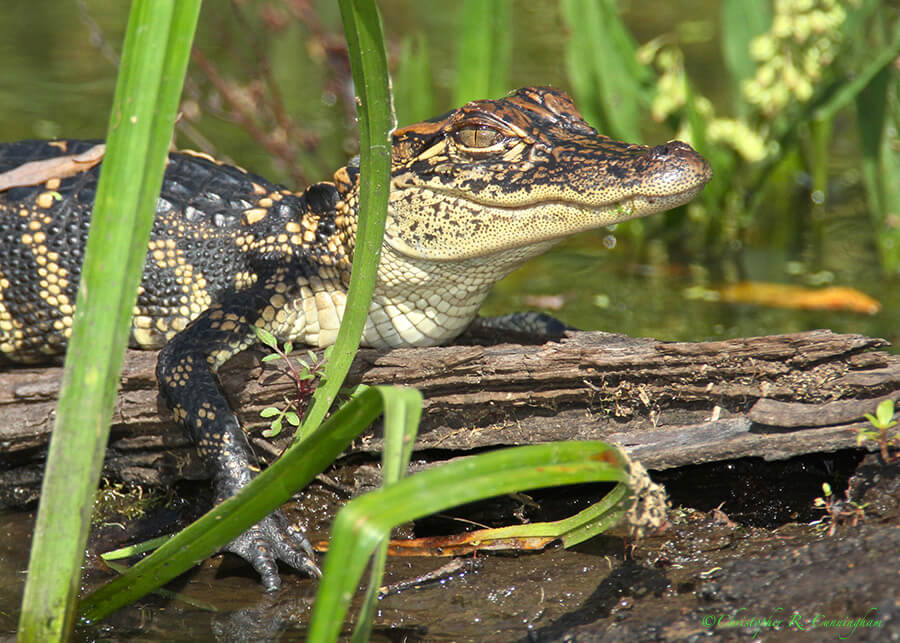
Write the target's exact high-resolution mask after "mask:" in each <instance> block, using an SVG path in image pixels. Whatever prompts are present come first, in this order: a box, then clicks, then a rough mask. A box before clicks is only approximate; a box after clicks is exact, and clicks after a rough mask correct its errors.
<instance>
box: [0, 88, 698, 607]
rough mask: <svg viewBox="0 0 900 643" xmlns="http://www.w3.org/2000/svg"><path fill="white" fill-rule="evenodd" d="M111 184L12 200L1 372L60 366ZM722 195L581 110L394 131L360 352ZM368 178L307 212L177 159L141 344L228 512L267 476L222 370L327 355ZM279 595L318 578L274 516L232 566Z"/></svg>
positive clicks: (59, 186) (690, 170)
mask: <svg viewBox="0 0 900 643" xmlns="http://www.w3.org/2000/svg"><path fill="white" fill-rule="evenodd" d="M92 145H93V143H91V142H84V141H52V142H38V141H26V142H22V143H13V144H7V145H2V146H0V173H4V172H6V171H8V170H10V169H14V168H16V167H19V166H22V165H23V164H25V163H28V162H31V161H36V160H41V159H50V158H54V157H65V156H68V155H77V154H80V153H82V152H84V151H85V150H87V149H89V148H90V147H92ZM98 173H99V166H95V167H92V168H91V169H88V170H86V171H83V172H78V173H76V174H75V175H74V176H67V177H63V178H60V177H57V178H51V179H49V180H46V179H45V177H42V179H41V183H40V184H39V185H34V186H30V187H25V186H19V187H10V188H8V189H7V190H6V191H5V192H2V193H0V353H2V354H3V355H4V356H5V357H6V358H8V359H11V360H13V361H18V362H40V361H45V360H47V359H48V358H52V357H53V356H55V355H59V354H61V353H63V352H64V351H65V347H66V341H67V339H68V337H69V334H70V331H71V325H72V312H73V310H72V308H73V305H74V302H75V294H76V284H77V283H78V279H79V274H80V269H81V261H82V258H83V257H82V255H83V250H84V247H85V242H86V237H87V231H88V225H89V222H90V215H91V209H92V205H93V201H94V196H95V192H96V186H97V177H98ZM710 176H711V171H710V168H709V165H708V164H707V162H706V161H705V160H704V159H703V157H701V156H700V155H699V154H697V153H696V152H695V151H694V150H693V149H691V147H690V146H688V145H687V144H685V143H682V142H679V141H673V142H670V143H667V144H665V145H660V146H657V147H646V146H642V145H630V144H627V143H620V142H618V141H614V140H612V139H609V138H607V137H605V136H600V135H598V134H597V132H596V131H595V130H594V129H592V128H591V127H590V126H589V125H588V124H587V123H585V121H584V120H583V119H582V117H581V116H580V114H579V113H578V111H577V110H576V109H575V106H574V105H573V104H572V101H571V99H569V97H568V96H566V95H565V94H564V93H562V92H560V91H557V90H554V89H548V88H525V89H522V90H519V91H518V92H516V93H515V94H513V95H511V96H509V97H507V98H503V99H501V100H483V101H475V102H471V103H469V104H467V105H465V106H463V107H461V108H459V109H457V110H455V111H453V112H450V113H448V114H446V115H445V116H442V117H439V118H436V119H434V120H431V121H426V122H424V123H419V124H417V125H412V126H410V127H406V128H404V129H400V130H397V131H396V132H394V140H393V149H392V180H391V193H390V207H389V214H388V220H387V226H386V231H385V237H384V243H383V246H382V253H381V263H380V265H379V268H378V278H377V284H376V286H375V295H374V299H373V301H372V305H371V308H370V311H369V317H368V320H367V322H366V326H365V331H364V334H363V340H362V343H363V345H367V346H372V347H397V346H428V345H436V344H441V343H446V342H449V341H451V340H453V339H454V338H455V337H456V336H457V335H459V334H460V333H461V332H462V331H463V330H464V329H465V328H466V326H467V325H468V324H469V323H470V322H471V321H472V320H473V319H474V317H475V316H476V314H477V311H478V308H479V306H480V305H481V303H482V301H483V300H484V298H485V296H486V295H487V293H488V291H489V290H490V288H491V286H492V285H493V284H494V282H496V281H497V280H499V279H500V278H502V277H503V276H505V275H506V274H508V273H509V272H510V271H512V270H513V269H514V268H516V267H517V266H519V265H520V264H522V263H523V262H525V261H526V260H528V259H529V258H531V257H533V256H535V255H538V254H540V253H542V252H543V251H544V250H546V249H547V248H549V247H550V246H552V245H553V244H554V243H556V242H558V241H560V240H561V239H563V238H565V237H568V236H570V235H572V234H575V233H576V232H580V231H582V230H588V229H592V228H597V227H600V226H605V225H609V224H613V223H617V222H620V221H625V220H627V219H632V218H635V217H642V216H646V215H649V214H653V213H656V212H661V211H664V210H667V209H669V208H672V207H675V206H678V205H681V204H683V203H686V202H687V201H689V200H690V199H692V198H693V197H694V196H695V195H696V194H697V193H698V192H699V191H700V190H701V189H702V188H703V186H704V185H705V184H706V182H707V181H708V180H709V178H710ZM358 179H359V170H358V168H357V167H355V166H354V165H352V164H351V165H348V166H347V167H344V168H341V169H339V170H338V171H337V172H336V173H335V174H334V179H333V181H332V182H323V183H318V184H315V185H312V186H310V187H309V188H307V189H306V190H305V191H304V192H302V193H295V192H292V191H290V190H287V189H285V188H283V187H281V186H277V185H273V184H271V183H269V182H267V181H265V180H264V179H262V178H260V177H258V176H255V175H252V174H248V173H246V172H244V171H243V170H240V169H238V168H235V167H231V166H227V165H221V164H218V163H216V162H215V161H213V160H211V159H209V158H207V157H204V156H202V155H197V154H191V153H174V154H171V155H170V156H169V162H168V167H167V169H166V173H165V179H164V182H163V187H162V192H161V195H160V197H159V201H158V202H157V208H156V221H155V224H154V227H153V233H152V236H151V240H150V245H149V248H148V252H147V260H146V263H145V266H144V273H143V280H142V282H141V287H140V293H139V297H138V302H137V305H136V307H135V309H134V318H133V321H132V328H131V337H130V343H131V345H132V346H134V347H139V348H148V349H149V348H153V349H155V348H160V347H162V351H161V352H160V354H159V360H158V367H157V376H158V379H159V385H160V389H161V391H162V393H163V395H164V396H165V398H166V399H167V400H168V403H169V405H170V406H171V408H172V410H173V413H174V416H175V418H176V420H177V421H178V422H179V423H180V424H181V425H182V426H183V427H184V429H185V430H186V432H187V433H188V434H189V435H190V436H191V438H192V439H193V441H194V442H196V444H197V445H198V447H199V451H200V454H201V456H202V457H203V459H204V461H205V462H207V463H208V466H209V467H210V469H211V472H212V473H213V476H214V485H215V490H216V497H217V500H222V499H224V498H227V497H229V496H231V495H233V494H234V493H236V492H237V490H238V489H240V488H241V487H242V486H244V485H245V484H247V482H248V481H249V480H250V479H251V478H252V477H253V475H254V472H255V471H257V461H256V458H255V456H254V455H253V453H252V451H251V449H250V446H249V444H248V441H247V438H246V436H245V434H244V432H243V431H242V429H241V426H240V425H239V423H238V420H237V418H236V417H235V415H234V413H233V412H232V411H231V409H230V408H229V406H228V403H227V401H226V400H225V398H224V397H223V395H222V393H221V391H220V389H219V386H218V382H217V377H216V371H217V369H218V368H219V367H220V366H221V365H222V364H223V363H224V362H225V361H226V360H227V359H229V358H230V357H231V356H232V355H234V354H235V353H237V352H239V351H242V350H244V349H245V348H247V347H248V346H250V345H252V344H254V343H255V342H256V338H255V333H254V331H253V326H254V325H256V326H261V327H264V328H266V329H268V330H269V331H271V332H272V333H273V334H275V335H276V336H278V337H279V338H281V339H282V340H291V341H294V342H303V343H305V344H308V345H310V346H327V345H329V344H331V343H333V342H334V339H335V337H336V334H337V330H338V326H339V324H340V321H341V316H342V314H343V310H344V305H345V299H346V292H347V286H348V283H349V279H350V264H351V260H352V256H353V248H354V242H355V233H356V224H357V204H358V199H357V185H358ZM227 550H228V551H231V552H234V553H236V554H238V555H240V556H242V557H243V558H245V559H246V560H247V561H249V562H250V563H251V564H252V565H253V567H254V568H255V569H256V570H257V571H258V572H259V574H260V575H261V576H262V581H263V583H264V585H265V587H266V589H270V590H271V589H274V588H276V587H278V586H279V584H280V579H279V577H278V573H277V567H276V564H275V561H276V560H282V561H284V562H286V563H288V564H289V565H291V566H293V567H294V568H296V569H299V570H303V571H305V572H307V573H310V574H316V573H318V570H317V568H316V566H315V563H314V562H313V561H314V559H313V554H312V552H311V550H310V548H309V544H308V543H307V541H306V539H305V538H304V537H303V536H302V534H300V533H299V532H298V531H297V530H295V529H292V528H290V527H288V526H287V525H286V521H285V519H284V518H283V516H282V515H281V514H280V513H277V512H276V513H275V514H272V515H271V516H269V517H268V518H266V519H265V520H264V521H262V522H261V523H259V524H258V525H256V526H255V527H253V528H252V529H251V530H249V531H248V532H246V533H245V534H243V535H242V536H241V537H239V538H238V539H237V540H235V541H234V542H233V543H231V544H230V545H229V546H228V547H227Z"/></svg>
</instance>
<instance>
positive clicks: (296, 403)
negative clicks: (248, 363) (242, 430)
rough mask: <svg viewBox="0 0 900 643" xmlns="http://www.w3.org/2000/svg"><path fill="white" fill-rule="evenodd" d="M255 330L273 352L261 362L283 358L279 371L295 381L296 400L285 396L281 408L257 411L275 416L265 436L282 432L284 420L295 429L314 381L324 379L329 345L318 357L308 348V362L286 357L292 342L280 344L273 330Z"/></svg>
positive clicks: (273, 407)
mask: <svg viewBox="0 0 900 643" xmlns="http://www.w3.org/2000/svg"><path fill="white" fill-rule="evenodd" d="M254 330H255V331H256V336H257V337H258V338H259V341H260V342H262V343H263V344H265V345H266V346H268V347H269V348H271V349H272V351H274V352H273V353H272V354H270V355H266V356H265V357H263V358H262V361H263V362H274V361H277V360H284V366H283V367H282V369H281V371H282V373H284V374H285V375H287V376H288V377H290V378H291V379H292V380H294V384H295V385H296V387H297V396H296V399H294V400H289V399H288V398H284V401H285V404H286V406H285V407H284V408H278V407H277V406H268V407H266V408H264V409H263V410H262V411H260V412H259V415H260V416H261V417H264V418H266V419H268V418H274V419H273V420H272V421H271V422H270V423H269V428H268V429H266V430H265V431H263V432H262V434H263V435H264V436H265V437H267V438H274V437H275V436H277V435H278V434H279V433H281V430H282V429H283V428H284V423H285V422H287V423H288V424H290V425H291V426H292V427H294V428H297V427H298V426H300V418H301V417H302V416H303V413H304V412H305V411H306V407H307V405H308V404H309V399H310V396H311V395H312V394H313V392H314V391H315V390H316V386H317V380H324V368H325V363H326V362H327V361H328V357H329V356H330V354H331V348H332V347H331V346H329V347H328V348H326V349H325V352H324V353H323V354H322V358H321V359H319V356H318V355H316V354H315V353H314V352H312V351H311V350H307V351H306V355H307V357H308V358H309V361H308V362H307V361H305V360H302V359H300V358H298V357H295V358H294V359H293V360H292V359H291V358H289V357H288V353H290V352H291V351H293V350H294V345H293V344H292V343H291V342H285V343H284V345H283V346H282V347H279V346H278V339H277V338H276V337H275V336H274V335H273V334H272V333H270V332H269V331H267V330H266V329H264V328H259V327H255V329H254ZM295 362H296V363H295ZM298 365H299V368H298Z"/></svg>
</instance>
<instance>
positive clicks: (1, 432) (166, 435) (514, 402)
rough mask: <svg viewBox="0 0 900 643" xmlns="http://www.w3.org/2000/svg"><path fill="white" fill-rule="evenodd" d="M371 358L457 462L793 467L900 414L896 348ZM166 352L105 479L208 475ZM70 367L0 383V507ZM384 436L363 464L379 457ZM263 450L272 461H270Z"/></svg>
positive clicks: (489, 350)
mask: <svg viewBox="0 0 900 643" xmlns="http://www.w3.org/2000/svg"><path fill="white" fill-rule="evenodd" d="M470 341H472V342H474V343H471V344H468V345H457V346H445V347H435V348H417V349H398V350H394V351H389V352H378V351H373V350H363V351H361V353H360V355H359V356H358V358H357V360H356V362H355V363H354V367H353V369H352V371H351V374H350V382H351V383H358V382H360V381H361V382H364V383H366V384H394V385H405V386H415V387H418V388H419V389H420V390H421V391H422V393H423V394H424V396H425V399H426V401H425V409H424V412H423V416H422V427H421V430H420V439H419V441H418V443H417V448H418V449H420V450H424V449H429V450H433V451H436V450H441V451H448V452H450V453H448V454H447V455H448V457H452V456H454V455H459V452H466V451H470V450H473V449H479V448H484V447H489V446H496V445H514V444H528V443H534V442H546V441H551V440H596V439H601V440H610V441H614V442H618V443H621V444H623V445H625V446H626V447H627V449H628V451H629V452H630V453H631V454H632V455H633V456H634V457H637V458H638V459H640V460H641V461H642V462H643V463H644V464H645V466H647V467H648V468H651V469H664V468H669V467H676V466H682V465H685V464H695V463H701V462H710V461H715V460H726V459H732V458H737V457H745V456H759V457H763V458H766V459H781V458H788V457H791V456H794V455H799V454H803V453H812V452H817V451H824V452H827V451H834V450H837V449H841V448H846V447H853V446H855V445H856V435H855V433H854V432H853V431H852V429H853V428H861V427H864V426H866V425H867V424H866V422H865V421H864V420H863V419H862V416H863V413H867V412H873V411H874V409H875V407H876V406H877V404H878V402H879V401H881V400H882V399H887V398H892V399H894V400H900V356H897V355H891V354H889V353H886V352H884V351H882V350H878V349H881V348H883V347H885V346H886V345H887V342H885V341H884V340H880V339H873V338H868V337H863V336H861V335H839V334H835V333H831V332H829V331H811V332H805V333H795V334H790V335H774V336H767V337H754V338H739V339H730V340H724V341H716V342H701V343H684V342H675V343H666V342H659V341H655V340H652V339H634V338H630V337H626V336H623V335H614V334H609V333H601V332H570V333H568V335H567V336H566V337H565V338H563V339H562V340H561V341H550V342H547V343H544V344H540V345H523V344H502V343H501V344H490V343H488V344H485V343H481V344H479V343H478V342H479V341H482V342H483V341H484V338H481V339H478V338H475V339H471V340H470ZM259 356H260V353H255V352H252V351H250V352H247V353H244V354H242V355H239V356H237V357H236V358H235V359H233V360H231V362H229V363H228V364H226V365H225V367H223V369H222V373H221V379H222V383H223V387H224V388H225V390H226V392H227V393H228V395H229V397H230V399H231V401H232V404H233V406H234V408H236V409H237V410H238V415H239V417H240V419H241V421H242V422H243V423H244V425H245V426H246V427H248V429H250V430H251V432H254V431H258V430H260V429H261V428H264V426H265V422H264V421H263V420H261V419H260V417H259V411H260V410H261V409H263V408H265V407H267V406H271V405H283V400H284V398H285V396H289V395H290V394H291V390H292V384H291V383H290V382H289V381H288V380H287V379H286V378H284V377H282V376H279V375H278V374H277V373H276V372H275V371H274V369H273V368H271V367H269V366H266V368H262V367H261V366H260V363H259ZM155 365H156V354H155V353H146V352H139V351H129V354H128V356H127V359H126V363H125V370H124V373H123V375H122V386H121V390H120V392H119V396H118V398H117V401H116V408H115V412H114V418H113V427H112V432H111V438H110V443H109V452H108V455H107V460H106V465H105V474H106V475H111V476H115V477H116V478H120V479H124V480H127V481H134V482H140V483H144V484H162V485H169V484H172V483H173V482H175V481H177V480H180V479H198V478H203V477H205V475H206V474H205V471H204V470H203V467H202V466H201V464H200V462H199V459H198V458H197V457H196V454H195V453H194V450H193V448H192V447H191V445H190V444H189V443H188V441H187V440H186V439H185V438H184V436H183V435H182V434H181V432H180V430H179V429H177V428H176V427H175V426H174V425H173V423H172V422H171V417H170V414H169V412H168V410H167V409H165V407H164V405H163V404H162V403H161V402H160V401H159V399H158V397H157V392H156V381H155V375H154V371H155ZM61 373H62V370H61V368H59V367H51V368H43V369H34V368H27V369H24V368H20V369H13V370H9V371H7V372H3V373H0V418H2V420H0V504H21V503H22V502H24V501H27V500H30V499H31V498H32V497H33V496H34V494H35V493H36V489H37V485H38V484H39V480H40V475H41V466H42V460H43V455H44V452H45V448H46V444H47V441H48V439H49V434H50V430H51V427H52V424H53V414H54V409H55V405H56V394H57V392H58V390H59V383H60V378H61ZM379 445H380V439H379V437H378V432H377V431H376V432H374V433H373V434H369V435H366V436H364V437H363V438H361V439H360V440H358V441H357V443H356V444H355V445H354V448H353V451H354V452H357V453H358V452H371V451H375V450H377V449H378V447H379ZM268 450H270V451H271V450H272V449H271V448H269V449H268Z"/></svg>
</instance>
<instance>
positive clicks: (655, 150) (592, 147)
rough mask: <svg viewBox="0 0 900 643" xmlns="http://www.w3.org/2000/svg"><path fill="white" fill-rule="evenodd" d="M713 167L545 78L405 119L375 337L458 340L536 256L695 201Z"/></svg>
mask: <svg viewBox="0 0 900 643" xmlns="http://www.w3.org/2000/svg"><path fill="white" fill-rule="evenodd" d="M711 175H712V172H711V170H710V167H709V164H708V163H707V162H706V160H705V159H704V158H703V157H702V156H700V155H699V154H698V153H697V152H695V151H694V150H693V149H692V148H691V147H690V146H689V145H687V144H686V143H682V142H681V141H672V142H669V143H667V144H665V145H659V146H656V147H648V146H644V145H632V144H629V143H621V142H619V141H615V140H613V139H610V138H608V137H606V136H602V135H600V134H598V133H597V131H596V130H595V129H593V128H592V127H591V126H590V125H588V124H587V123H586V122H585V121H584V119H583V118H582V117H581V115H580V114H579V113H578V110H577V109H576V108H575V105H574V104H573V103H572V100H571V99H570V98H569V97H568V96H567V95H566V94H564V93H563V92H561V91H558V90H555V89H551V88H546V87H528V88H525V89H520V90H519V91H517V92H516V93H515V94H512V95H511V96H508V97H506V98H502V99H500V100H480V101H473V102H470V103H468V104H466V105H464V106H463V107H460V108H459V109H457V110H455V111H452V112H449V113H448V114H446V115H444V116H442V117H438V118H436V119H433V120H431V121H426V122H423V123H418V124H416V125H412V126H409V127H406V128H403V129H399V130H397V131H395V132H394V143H393V149H392V181H391V193H390V203H389V208H388V218H387V222H386V226H385V238H384V245H383V247H382V257H381V264H380V266H379V275H378V282H377V285H376V290H375V296H374V299H373V308H372V313H371V314H370V321H369V325H368V326H367V330H366V333H365V335H364V341H365V342H366V343H368V344H370V345H375V346H400V345H410V344H413V345H423V344H437V343H441V342H444V341H447V340H448V339H451V338H452V337H455V336H456V335H457V334H459V333H460V332H461V331H462V330H463V329H464V328H465V326H466V325H467V324H468V323H469V322H470V321H471V320H472V318H474V316H475V314H476V313H477V310H478V307H479V306H480V305H481V302H482V301H483V300H484V297H485V296H486V295H487V293H488V291H489V290H490V287H491V286H492V285H493V284H494V283H495V282H496V281H497V280H499V279H501V278H502V277H504V276H505V275H506V274H508V273H509V272H511V271H512V270H513V269H515V268H516V267H517V266H519V265H521V264H522V263H523V262H525V261H526V260H528V259H529V258H531V257H533V256H535V255H537V254H540V253H541V252H543V251H544V250H546V249H547V248H548V247H550V246H551V245H553V244H554V243H557V242H558V241H560V240H562V239H564V238H566V237H568V236H571V235H573V234H575V233H577V232H581V231H584V230H589V229H593V228H598V227H601V226H606V225H611V224H614V223H619V222H622V221H626V220H628V219H633V218H636V217H643V216H647V215H649V214H653V213H656V212H662V211H664V210H668V209H670V208H673V207H676V206H679V205H682V204H684V203H687V202H688V201H690V200H691V199H692V198H693V197H694V196H696V195H697V193H699V192H700V190H702V189H703V186H704V185H705V184H706V183H707V182H708V181H709V179H710V177H711Z"/></svg>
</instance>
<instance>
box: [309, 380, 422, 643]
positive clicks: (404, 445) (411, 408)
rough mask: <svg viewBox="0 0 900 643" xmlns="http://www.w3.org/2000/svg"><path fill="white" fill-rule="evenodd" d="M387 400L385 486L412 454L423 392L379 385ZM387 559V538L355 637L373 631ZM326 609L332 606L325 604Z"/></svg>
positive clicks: (377, 555)
mask: <svg viewBox="0 0 900 643" xmlns="http://www.w3.org/2000/svg"><path fill="white" fill-rule="evenodd" d="M378 389H379V392H380V393H381V398H382V399H383V400H384V447H383V448H382V451H381V474H382V482H381V484H382V486H387V485H389V484H393V483H395V482H397V481H398V480H399V479H400V478H402V477H403V474H404V472H405V471H406V467H407V465H408V464H409V458H410V456H411V455H412V449H413V444H414V443H415V441H416V434H418V432H419V419H420V418H421V417H422V394H421V393H420V392H419V391H418V390H416V389H413V388H399V387H387V386H382V387H378ZM386 561H387V539H385V540H384V541H382V542H381V544H379V545H378V547H377V549H376V550H375V555H374V556H373V557H372V565H371V568H370V570H369V587H368V589H367V590H366V597H365V599H364V600H363V604H362V607H361V608H360V612H359V620H358V621H357V623H356V629H355V630H354V632H353V641H354V642H359V643H364V642H365V641H368V640H369V637H370V636H371V634H372V621H373V620H374V618H375V603H376V601H377V600H378V588H379V587H380V586H381V579H382V577H383V576H384V564H385V562H386ZM325 609H333V608H329V607H325Z"/></svg>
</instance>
